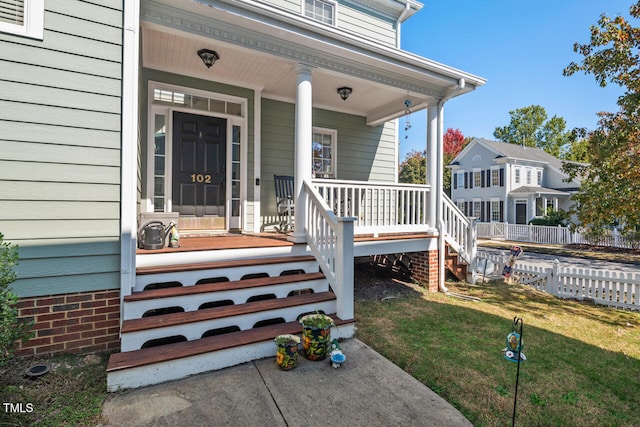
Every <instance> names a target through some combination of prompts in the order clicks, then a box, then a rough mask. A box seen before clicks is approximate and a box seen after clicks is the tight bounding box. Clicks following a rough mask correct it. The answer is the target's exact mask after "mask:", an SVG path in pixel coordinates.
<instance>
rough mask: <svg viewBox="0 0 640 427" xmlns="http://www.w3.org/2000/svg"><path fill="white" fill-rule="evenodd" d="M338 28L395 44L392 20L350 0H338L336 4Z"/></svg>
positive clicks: (394, 24)
mask: <svg viewBox="0 0 640 427" xmlns="http://www.w3.org/2000/svg"><path fill="white" fill-rule="evenodd" d="M338 28H340V29H343V30H347V31H350V32H353V33H356V34H358V35H359V36H362V37H366V38H368V39H371V40H374V41H376V42H380V43H384V44H388V45H391V46H395V45H396V36H397V32H396V23H395V21H394V20H392V19H391V18H390V17H384V16H380V15H379V14H376V13H373V12H371V11H370V10H366V9H363V8H361V7H359V6H357V5H355V4H353V3H350V2H340V4H339V6H338Z"/></svg>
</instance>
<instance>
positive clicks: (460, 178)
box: [456, 169, 465, 190]
mask: <svg viewBox="0 0 640 427" xmlns="http://www.w3.org/2000/svg"><path fill="white" fill-rule="evenodd" d="M456 173H457V174H458V177H457V180H458V183H457V190H464V174H465V171H464V169H461V170H459V171H457V172H456Z"/></svg>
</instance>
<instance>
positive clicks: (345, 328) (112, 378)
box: [107, 324, 355, 392]
mask: <svg viewBox="0 0 640 427" xmlns="http://www.w3.org/2000/svg"><path fill="white" fill-rule="evenodd" d="M354 332H355V327H354V325H353V324H348V325H342V326H338V327H334V328H331V338H332V339H334V338H352V337H353V335H354ZM275 354H276V347H275V344H274V343H273V340H269V341H263V342H260V343H255V344H249V345H245V346H241V347H235V348H229V349H225V350H220V351H217V352H213V353H205V354H200V355H197V356H191V357H186V358H183V359H177V360H171V361H166V362H162V363H158V364H153V365H147V366H142V367H138V368H131V369H123V370H119V371H114V372H109V373H108V375H107V390H108V391H109V392H115V391H118V390H121V389H127V388H137V387H145V386H149V385H153V384H160V383H163V382H166V381H173V380H178V379H181V378H186V377H188V376H190V375H195V374H199V373H202V372H208V371H215V370H218V369H222V368H227V367H230V366H235V365H239V364H241V363H245V362H250V361H252V360H256V359H262V358H265V357H275ZM300 357H302V356H300ZM310 363H322V362H310ZM327 363H328V362H327ZM347 363H349V355H347Z"/></svg>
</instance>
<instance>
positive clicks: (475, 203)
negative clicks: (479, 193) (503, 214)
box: [471, 199, 482, 221]
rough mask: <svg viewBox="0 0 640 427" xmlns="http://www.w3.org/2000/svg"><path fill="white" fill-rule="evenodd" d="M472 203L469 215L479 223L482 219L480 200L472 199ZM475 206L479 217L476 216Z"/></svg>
mask: <svg viewBox="0 0 640 427" xmlns="http://www.w3.org/2000/svg"><path fill="white" fill-rule="evenodd" d="M472 203H473V204H472V205H471V213H472V214H473V218H476V219H477V220H478V221H479V220H480V218H482V199H473V202H472ZM476 206H478V212H479V213H480V215H476V213H477V212H476Z"/></svg>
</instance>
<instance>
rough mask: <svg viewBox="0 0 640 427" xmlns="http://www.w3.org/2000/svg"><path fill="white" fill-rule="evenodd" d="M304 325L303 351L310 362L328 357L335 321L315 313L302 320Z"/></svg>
mask: <svg viewBox="0 0 640 427" xmlns="http://www.w3.org/2000/svg"><path fill="white" fill-rule="evenodd" d="M300 324H301V325H302V350H303V352H304V355H305V357H306V358H307V359H309V360H323V359H325V358H326V357H327V349H328V347H329V341H331V327H332V326H334V323H333V319H332V318H331V317H329V316H327V315H326V314H322V313H318V312H316V313H313V314H307V315H306V316H303V317H301V318H300Z"/></svg>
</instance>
